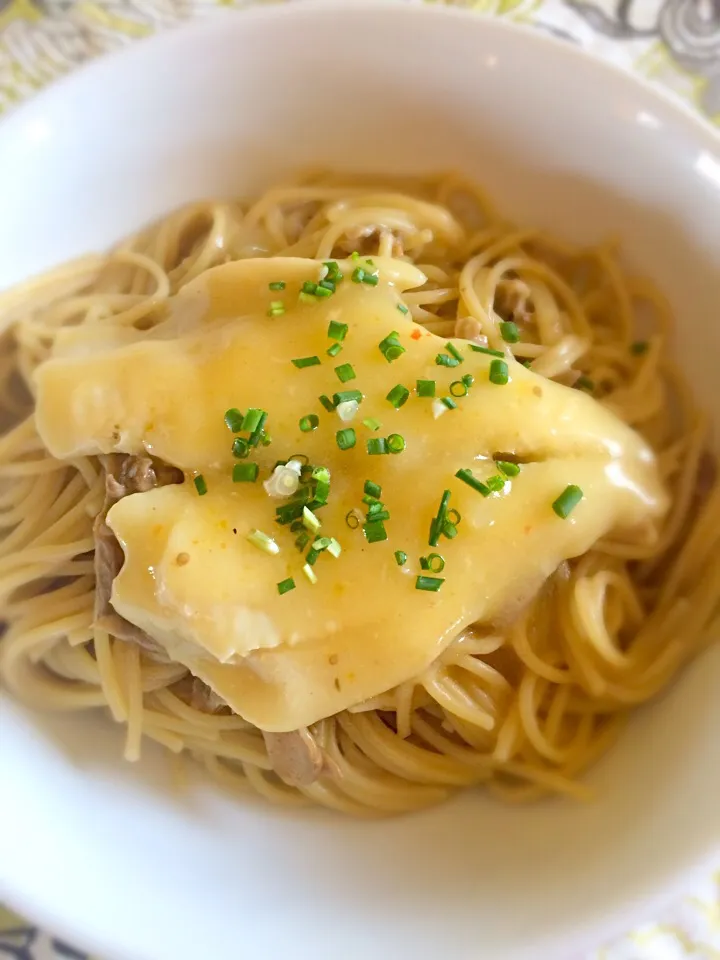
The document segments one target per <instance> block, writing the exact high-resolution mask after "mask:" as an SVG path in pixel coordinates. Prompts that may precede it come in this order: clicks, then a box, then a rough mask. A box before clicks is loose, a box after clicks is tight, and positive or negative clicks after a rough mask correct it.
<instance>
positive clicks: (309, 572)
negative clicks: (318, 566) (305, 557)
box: [302, 563, 318, 584]
mask: <svg viewBox="0 0 720 960" xmlns="http://www.w3.org/2000/svg"><path fill="white" fill-rule="evenodd" d="M302 569H303V573H304V574H305V576H306V577H307V578H308V580H309V581H310V583H312V584H316V583H317V579H318V578H317V574H316V573H315V571H314V570H313V568H312V567H311V566H310V564H309V563H306V564H305V565H304V567H303V568H302Z"/></svg>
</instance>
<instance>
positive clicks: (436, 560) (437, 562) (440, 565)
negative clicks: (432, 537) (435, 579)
mask: <svg viewBox="0 0 720 960" xmlns="http://www.w3.org/2000/svg"><path fill="white" fill-rule="evenodd" d="M423 560H424V561H425V562H426V563H427V566H426V567H423V569H424V570H430V571H431V572H432V573H442V572H443V570H444V569H445V558H444V557H442V556H440V554H439V553H429V554H428V555H427V557H421V559H420V562H421V563H422V561H423Z"/></svg>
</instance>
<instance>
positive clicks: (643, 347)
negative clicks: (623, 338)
mask: <svg viewBox="0 0 720 960" xmlns="http://www.w3.org/2000/svg"><path fill="white" fill-rule="evenodd" d="M649 346H650V344H649V343H648V342H647V340H636V341H635V343H631V344H630V353H633V354H634V355H635V356H636V357H640V356H642V354H643V353H647V351H648V347H649Z"/></svg>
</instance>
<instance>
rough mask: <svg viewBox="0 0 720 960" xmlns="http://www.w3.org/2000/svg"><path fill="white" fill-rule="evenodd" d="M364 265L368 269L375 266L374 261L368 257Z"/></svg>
mask: <svg viewBox="0 0 720 960" xmlns="http://www.w3.org/2000/svg"><path fill="white" fill-rule="evenodd" d="M365 263H366V264H367V265H368V266H369V267H374V266H375V261H374V260H371V259H370V258H369V257H368V259H367V260H366V261H365Z"/></svg>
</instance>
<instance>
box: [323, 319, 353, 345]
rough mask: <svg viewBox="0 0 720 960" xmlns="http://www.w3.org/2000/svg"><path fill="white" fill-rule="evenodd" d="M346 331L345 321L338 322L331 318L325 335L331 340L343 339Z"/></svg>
mask: <svg viewBox="0 0 720 960" xmlns="http://www.w3.org/2000/svg"><path fill="white" fill-rule="evenodd" d="M347 332H348V325H347V324H346V323H338V322H337V320H331V321H330V323H329V324H328V331H327V335H328V336H329V337H330V339H331V340H344V339H345V337H346V336H347Z"/></svg>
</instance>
